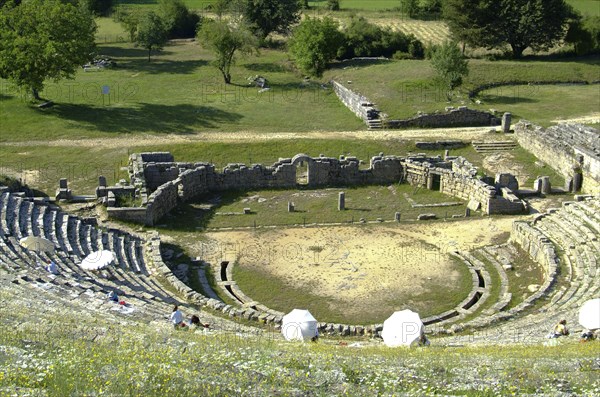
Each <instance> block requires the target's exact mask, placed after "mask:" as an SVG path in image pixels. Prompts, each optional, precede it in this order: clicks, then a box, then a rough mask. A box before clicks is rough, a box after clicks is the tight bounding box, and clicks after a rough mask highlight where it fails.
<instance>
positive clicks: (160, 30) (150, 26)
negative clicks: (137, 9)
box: [135, 11, 168, 62]
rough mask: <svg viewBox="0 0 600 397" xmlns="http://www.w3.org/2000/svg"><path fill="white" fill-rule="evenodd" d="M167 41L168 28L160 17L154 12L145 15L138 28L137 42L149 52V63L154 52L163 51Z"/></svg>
mask: <svg viewBox="0 0 600 397" xmlns="http://www.w3.org/2000/svg"><path fill="white" fill-rule="evenodd" d="M167 39H168V37H167V28H166V27H165V24H164V23H163V20H162V19H161V18H160V16H158V14H156V13H155V12H154V11H149V12H147V13H146V14H144V15H143V16H142V18H141V19H140V21H139V24H138V26H137V33H136V35H135V42H136V44H137V45H138V46H140V47H142V48H145V49H147V50H148V62H150V54H151V53H152V50H154V51H160V50H162V48H163V46H164V45H165V43H166V42H167Z"/></svg>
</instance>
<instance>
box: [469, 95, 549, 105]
mask: <svg viewBox="0 0 600 397" xmlns="http://www.w3.org/2000/svg"><path fill="white" fill-rule="evenodd" d="M481 99H482V100H483V101H484V102H485V103H493V104H494V105H516V104H518V103H537V102H539V101H538V100H537V99H532V98H526V97H524V96H517V95H512V96H511V95H484V96H483V97H482V98H481Z"/></svg>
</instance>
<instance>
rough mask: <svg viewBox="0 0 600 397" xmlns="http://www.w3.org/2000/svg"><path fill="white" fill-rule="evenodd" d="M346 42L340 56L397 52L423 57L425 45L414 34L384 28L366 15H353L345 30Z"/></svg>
mask: <svg viewBox="0 0 600 397" xmlns="http://www.w3.org/2000/svg"><path fill="white" fill-rule="evenodd" d="M343 33H344V44H343V45H342V47H341V48H340V50H339V51H338V56H337V57H338V58H341V59H348V58H353V57H379V56H384V57H392V56H393V55H394V54H395V53H397V52H399V53H403V54H404V55H405V56H406V57H409V55H407V54H410V55H412V56H415V57H417V58H423V45H422V44H421V42H419V41H418V40H417V39H416V38H415V37H414V36H412V35H406V34H404V33H402V32H401V31H393V30H392V29H390V28H382V27H380V26H378V25H376V24H374V23H371V22H369V21H368V20H367V19H365V18H364V17H357V16H353V17H351V18H350V22H349V23H348V26H347V27H346V28H345V29H344V30H343Z"/></svg>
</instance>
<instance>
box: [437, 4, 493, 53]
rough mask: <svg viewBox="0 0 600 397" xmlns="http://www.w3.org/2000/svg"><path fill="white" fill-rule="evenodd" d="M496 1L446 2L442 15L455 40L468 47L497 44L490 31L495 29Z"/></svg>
mask: <svg viewBox="0 0 600 397" xmlns="http://www.w3.org/2000/svg"><path fill="white" fill-rule="evenodd" d="M494 1H495V0H446V1H445V2H444V5H443V8H442V15H443V17H444V19H445V20H446V22H447V23H448V26H449V28H450V33H451V35H452V37H453V38H454V40H457V41H460V42H462V43H463V48H462V50H463V53H464V50H465V46H466V45H470V46H474V47H476V46H482V47H485V46H490V45H491V46H493V45H496V44H497V40H496V39H493V37H494V36H495V35H494V34H493V32H490V30H493V29H494V20H495V18H496V17H495V15H494V12H495V10H494V4H493V2H494Z"/></svg>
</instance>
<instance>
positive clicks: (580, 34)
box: [565, 15, 600, 55]
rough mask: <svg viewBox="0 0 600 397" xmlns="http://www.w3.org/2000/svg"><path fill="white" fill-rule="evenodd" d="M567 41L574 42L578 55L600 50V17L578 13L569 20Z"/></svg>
mask: <svg viewBox="0 0 600 397" xmlns="http://www.w3.org/2000/svg"><path fill="white" fill-rule="evenodd" d="M565 42H567V43H569V44H573V47H574V50H575V52H576V53H577V54H578V55H585V54H591V53H598V52H600V17H596V16H586V17H585V18H582V17H581V16H580V15H576V16H575V17H574V18H572V19H571V21H570V22H569V29H568V31H567V35H566V37H565Z"/></svg>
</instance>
